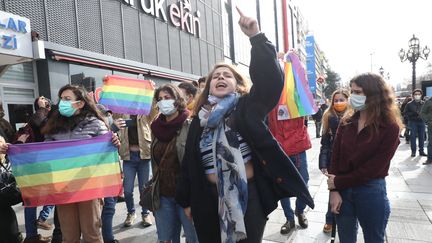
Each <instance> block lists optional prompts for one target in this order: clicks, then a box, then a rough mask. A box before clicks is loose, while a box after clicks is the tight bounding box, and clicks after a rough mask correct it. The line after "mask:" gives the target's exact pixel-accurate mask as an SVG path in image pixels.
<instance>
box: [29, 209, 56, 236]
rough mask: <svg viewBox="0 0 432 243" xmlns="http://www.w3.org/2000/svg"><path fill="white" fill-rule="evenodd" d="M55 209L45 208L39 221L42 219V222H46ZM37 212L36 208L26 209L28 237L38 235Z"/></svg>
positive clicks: (40, 214)
mask: <svg viewBox="0 0 432 243" xmlns="http://www.w3.org/2000/svg"><path fill="white" fill-rule="evenodd" d="M53 209H54V206H43V208H42V210H41V211H40V213H39V218H37V219H40V220H41V221H46V220H47V218H48V217H49V215H50V213H51V212H52V211H53ZM36 210H37V208H36V207H31V208H28V207H25V208H24V221H25V230H26V237H33V236H36V235H37V234H38V233H37V226H36V214H37V212H36Z"/></svg>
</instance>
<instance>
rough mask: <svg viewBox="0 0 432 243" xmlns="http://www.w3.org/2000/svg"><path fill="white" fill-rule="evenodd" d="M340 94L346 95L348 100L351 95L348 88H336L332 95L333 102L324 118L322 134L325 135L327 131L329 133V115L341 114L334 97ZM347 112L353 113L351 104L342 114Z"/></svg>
mask: <svg viewBox="0 0 432 243" xmlns="http://www.w3.org/2000/svg"><path fill="white" fill-rule="evenodd" d="M338 94H341V95H343V96H345V98H346V99H347V102H348V98H349V96H350V95H349V92H348V90H346V89H337V90H335V91H334V92H333V94H332V96H331V104H330V106H329V107H328V108H327V110H325V112H324V115H323V118H322V134H323V135H324V134H326V133H328V132H329V130H330V127H329V117H330V115H334V116H338V115H340V114H341V112H337V111H336V110H335V109H334V99H335V96H336V95H338ZM347 112H348V113H350V114H352V113H353V111H352V109H351V107H350V106H349V105H347V108H346V109H345V110H344V111H343V112H342V116H343V115H344V114H347Z"/></svg>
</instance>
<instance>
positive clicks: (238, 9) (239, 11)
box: [236, 6, 244, 17]
mask: <svg viewBox="0 0 432 243" xmlns="http://www.w3.org/2000/svg"><path fill="white" fill-rule="evenodd" d="M236 9H237V12H238V13H239V14H240V16H241V17H243V16H244V14H243V12H242V11H241V10H240V8H239V7H238V6H236Z"/></svg>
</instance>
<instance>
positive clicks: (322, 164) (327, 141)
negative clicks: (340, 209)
mask: <svg viewBox="0 0 432 243" xmlns="http://www.w3.org/2000/svg"><path fill="white" fill-rule="evenodd" d="M348 98H349V93H348V91H347V90H345V89H338V90H336V91H335V92H333V94H332V99H331V103H330V107H329V108H328V110H326V111H325V112H324V115H323V119H322V125H323V129H322V137H321V148H320V153H319V159H318V160H319V165H318V166H319V169H320V170H321V172H322V173H323V174H327V173H328V169H329V168H330V164H331V156H332V148H333V141H334V138H335V135H336V131H337V128H338V126H339V122H340V120H341V119H342V117H343V116H344V115H345V114H347V115H349V114H351V108H350V107H349V106H348ZM329 197H330V194H329ZM333 217H334V215H333V213H332V212H331V208H330V200H329V202H328V208H327V213H326V215H325V224H324V228H323V231H324V233H330V232H331V231H332V228H333Z"/></svg>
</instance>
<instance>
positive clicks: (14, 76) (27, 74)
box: [0, 62, 35, 83]
mask: <svg viewBox="0 0 432 243" xmlns="http://www.w3.org/2000/svg"><path fill="white" fill-rule="evenodd" d="M0 81H14V82H26V83H34V82H35V80H34V79H33V63H32V62H25V63H20V64H15V65H11V66H9V67H8V68H7V70H6V72H5V73H4V74H3V75H1V77H0Z"/></svg>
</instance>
